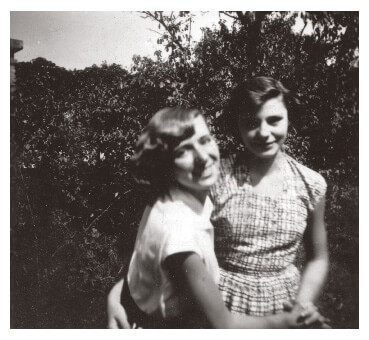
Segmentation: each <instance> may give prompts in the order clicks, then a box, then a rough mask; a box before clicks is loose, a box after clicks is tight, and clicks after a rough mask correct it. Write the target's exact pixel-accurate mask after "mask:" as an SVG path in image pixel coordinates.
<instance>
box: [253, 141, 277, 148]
mask: <svg viewBox="0 0 369 340" xmlns="http://www.w3.org/2000/svg"><path fill="white" fill-rule="evenodd" d="M252 144H253V145H254V146H256V147H257V148H259V149H269V148H271V147H272V146H273V145H274V142H268V143H263V142H261V143H260V142H254V143H252Z"/></svg>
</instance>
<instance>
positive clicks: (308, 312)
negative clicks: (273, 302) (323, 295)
mask: <svg viewBox="0 0 369 340" xmlns="http://www.w3.org/2000/svg"><path fill="white" fill-rule="evenodd" d="M284 310H285V311H288V312H291V313H292V312H297V313H298V318H297V322H298V328H331V327H330V326H329V324H328V323H329V322H330V320H329V319H327V318H325V317H324V316H322V315H321V314H320V313H319V311H318V308H317V307H316V306H315V305H314V304H313V303H312V302H306V303H300V302H297V303H295V304H292V303H291V302H285V303H284Z"/></svg>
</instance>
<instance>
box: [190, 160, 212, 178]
mask: <svg viewBox="0 0 369 340" xmlns="http://www.w3.org/2000/svg"><path fill="white" fill-rule="evenodd" d="M214 164H215V163H212V164H211V165H208V166H206V167H205V168H203V169H202V170H198V169H196V170H195V171H193V175H194V176H195V177H200V178H201V177H209V176H211V175H212V174H213V168H214Z"/></svg>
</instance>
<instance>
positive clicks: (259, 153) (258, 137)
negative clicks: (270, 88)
mask: <svg viewBox="0 0 369 340" xmlns="http://www.w3.org/2000/svg"><path fill="white" fill-rule="evenodd" d="M238 125H239V130H240V134H241V138H242V141H243V143H244V145H245V147H246V148H247V149H248V150H249V151H250V152H251V153H252V154H253V155H254V156H256V157H258V158H261V159H268V158H273V157H275V156H276V155H277V154H278V152H279V151H280V149H281V146H282V145H283V143H284V141H285V140H286V138H287V130H288V114H287V108H286V106H285V104H284V102H283V97H282V96H281V95H279V96H278V97H275V98H271V99H269V100H267V101H266V102H265V103H264V104H263V105H262V106H261V107H260V109H259V110H258V111H257V112H256V113H255V114H254V116H253V117H252V119H245V120H244V119H242V117H240V118H239V122H238Z"/></svg>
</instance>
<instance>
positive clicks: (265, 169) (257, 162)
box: [246, 151, 282, 174]
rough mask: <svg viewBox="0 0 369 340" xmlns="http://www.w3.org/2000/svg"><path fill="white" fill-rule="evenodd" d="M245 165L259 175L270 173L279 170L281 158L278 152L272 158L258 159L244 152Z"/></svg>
mask: <svg viewBox="0 0 369 340" xmlns="http://www.w3.org/2000/svg"><path fill="white" fill-rule="evenodd" d="M246 154H247V156H246V157H247V163H248V164H249V166H250V168H252V169H254V170H256V171H257V172H258V173H260V174H267V173H272V172H273V171H275V170H277V169H278V168H279V164H280V159H281V157H282V155H281V152H280V151H279V152H278V153H277V154H276V155H275V156H274V157H270V158H259V157H256V156H255V155H253V154H252V153H251V152H248V151H246Z"/></svg>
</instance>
